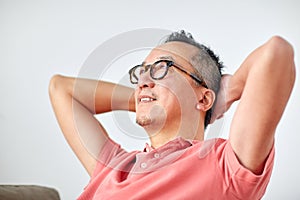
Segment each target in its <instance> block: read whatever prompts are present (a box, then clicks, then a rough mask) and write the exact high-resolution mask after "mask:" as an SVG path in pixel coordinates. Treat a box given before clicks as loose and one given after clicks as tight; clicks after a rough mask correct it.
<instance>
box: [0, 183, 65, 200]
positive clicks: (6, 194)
mask: <svg viewBox="0 0 300 200" xmlns="http://www.w3.org/2000/svg"><path fill="white" fill-rule="evenodd" d="M41 199H43V200H60V197H59V194H58V192H57V191H56V190H55V189H54V188H49V187H43V186H37V185H0V200H41Z"/></svg>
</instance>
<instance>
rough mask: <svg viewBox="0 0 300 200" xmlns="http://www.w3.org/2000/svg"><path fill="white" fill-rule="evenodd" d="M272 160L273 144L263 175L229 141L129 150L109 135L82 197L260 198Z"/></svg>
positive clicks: (81, 199)
mask: <svg viewBox="0 0 300 200" xmlns="http://www.w3.org/2000/svg"><path fill="white" fill-rule="evenodd" d="M273 163H274V147H273V149H272V151H271V152H270V154H269V157H268V159H267V160H266V163H265V167H264V170H263V172H262V174H260V175H255V174H253V173H252V172H251V171H250V170H248V169H246V168H244V167H243V166H242V165H241V164H240V163H239V161H238V160H237V158H236V156H235V154H234V152H233V150H232V147H231V145H230V143H229V142H228V140H224V139H210V140H207V141H187V140H184V139H182V138H176V139H174V140H172V141H170V142H168V143H167V144H165V145H163V146H161V147H159V148H157V149H152V148H151V147H150V146H149V145H148V146H146V148H145V150H144V151H133V152H126V151H125V150H123V149H122V148H121V147H120V145H118V144H116V143H114V142H113V141H111V140H108V141H107V142H106V144H105V146H104V148H103V150H102V151H101V153H100V155H99V160H98V164H97V166H96V168H95V170H94V174H93V176H92V177H91V180H90V182H89V184H88V185H87V187H86V188H85V190H84V192H83V193H82V195H81V196H80V197H79V198H78V199H79V200H87V199H89V200H90V199H97V200H99V199H109V200H119V199H128V200H129V199H136V200H138V199H143V200H145V199H180V200H183V199H186V200H189V199H191V200H195V199H218V200H219V199H230V200H234V199H243V200H246V199H249V200H255V199H261V198H262V196H263V194H264V193H265V190H266V187H267V184H268V182H269V179H270V176H271V172H272V168H273Z"/></svg>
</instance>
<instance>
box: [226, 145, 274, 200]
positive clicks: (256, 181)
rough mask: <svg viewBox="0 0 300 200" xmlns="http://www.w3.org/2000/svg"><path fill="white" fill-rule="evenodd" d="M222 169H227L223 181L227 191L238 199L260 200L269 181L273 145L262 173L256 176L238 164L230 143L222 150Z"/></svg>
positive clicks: (272, 160) (272, 159) (272, 161)
mask: <svg viewBox="0 0 300 200" xmlns="http://www.w3.org/2000/svg"><path fill="white" fill-rule="evenodd" d="M223 153H224V155H223V156H224V163H223V164H224V165H225V166H224V167H225V168H226V167H227V169H226V170H225V171H227V173H225V177H224V178H225V180H226V182H227V183H228V184H229V191H230V192H231V193H232V195H234V196H236V197H237V198H238V199H251V200H253V199H261V198H262V196H263V195H264V193H265V191H266V188H267V185H268V183H269V181H270V177H271V173H272V169H273V165H274V154H275V150H274V145H273V147H272V149H271V151H270V153H269V155H268V157H267V159H266V162H265V166H264V169H263V172H262V173H261V174H260V175H256V174H254V173H253V172H251V171H250V170H249V169H247V168H245V167H244V166H242V165H241V164H240V162H239V161H238V158H237V157H236V155H235V153H234V151H233V149H232V147H231V145H230V142H228V141H227V143H226V145H225V148H224V152H223Z"/></svg>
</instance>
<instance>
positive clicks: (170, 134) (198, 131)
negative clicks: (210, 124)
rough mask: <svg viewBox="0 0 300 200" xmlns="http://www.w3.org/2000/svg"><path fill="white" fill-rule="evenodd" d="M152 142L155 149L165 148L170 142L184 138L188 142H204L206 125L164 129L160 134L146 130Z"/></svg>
mask: <svg viewBox="0 0 300 200" xmlns="http://www.w3.org/2000/svg"><path fill="white" fill-rule="evenodd" d="M146 131H147V133H148V135H149V138H150V141H151V146H152V147H153V148H158V147H160V146H163V145H164V144H166V143H168V142H169V141H171V140H173V139H175V138H177V137H182V138H184V139H186V140H199V141H202V140H204V125H203V123H202V124H201V125H200V124H198V126H195V125H194V124H189V125H188V126H182V127H179V128H175V129H174V127H171V128H167V127H165V128H163V129H162V130H160V131H158V132H151V131H150V130H146Z"/></svg>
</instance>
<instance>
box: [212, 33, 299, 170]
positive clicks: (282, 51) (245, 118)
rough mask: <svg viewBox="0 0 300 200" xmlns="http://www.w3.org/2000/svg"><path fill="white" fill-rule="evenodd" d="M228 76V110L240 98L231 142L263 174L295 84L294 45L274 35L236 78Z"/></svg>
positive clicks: (248, 164) (244, 160)
mask: <svg viewBox="0 0 300 200" xmlns="http://www.w3.org/2000/svg"><path fill="white" fill-rule="evenodd" d="M224 79H225V84H224V85H223V86H225V88H226V93H225V99H226V107H227V109H228V108H229V107H230V105H231V104H232V103H233V102H234V101H236V100H240V102H239V104H238V107H237V110H236V112H235V114H234V117H233V121H232V124H231V128H230V136H229V141H230V144H231V146H232V148H233V150H234V152H235V154H236V156H237V157H238V159H239V161H240V163H241V164H242V165H243V166H245V167H246V168H248V169H250V170H251V171H252V172H254V173H256V174H259V173H261V172H262V170H263V167H264V161H265V160H266V158H267V156H268V155H269V152H270V150H271V148H272V145H273V143H274V134H275V130H276V127H277V124H278V123H279V121H280V118H281V116H282V114H283V112H284V109H285V106H286V104H287V102H288V99H289V96H290V94H291V91H292V88H293V85H294V81H295V64H294V53H293V48H292V47H291V45H290V44H289V43H288V42H286V41H285V40H284V39H282V38H281V37H278V36H275V37H272V38H271V39H270V40H269V41H268V42H267V43H265V44H264V45H262V46H261V47H259V48H258V49H256V50H255V51H254V52H252V53H251V54H250V55H249V56H248V57H247V58H246V60H245V61H244V62H243V63H242V65H241V66H240V68H239V69H238V70H237V72H236V73H235V74H234V75H233V76H232V77H230V76H227V77H224ZM221 114H222V112H220V113H219V115H220V116H221ZM215 117H218V116H215Z"/></svg>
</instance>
